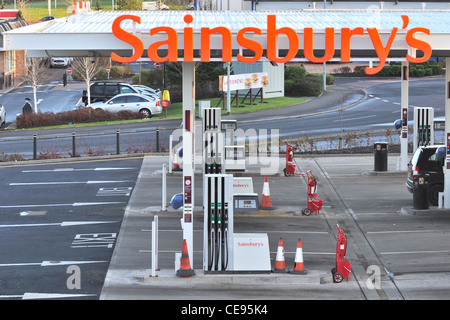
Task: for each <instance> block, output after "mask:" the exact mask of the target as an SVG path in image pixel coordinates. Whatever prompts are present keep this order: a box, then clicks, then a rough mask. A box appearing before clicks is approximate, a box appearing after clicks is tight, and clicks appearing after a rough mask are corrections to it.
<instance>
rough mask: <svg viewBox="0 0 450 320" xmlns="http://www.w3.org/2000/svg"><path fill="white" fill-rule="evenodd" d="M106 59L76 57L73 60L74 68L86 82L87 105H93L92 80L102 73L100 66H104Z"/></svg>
mask: <svg viewBox="0 0 450 320" xmlns="http://www.w3.org/2000/svg"><path fill="white" fill-rule="evenodd" d="M103 60H104V59H101V58H89V57H76V58H74V60H73V64H72V68H73V70H74V71H75V72H77V73H78V74H79V75H80V76H81V78H82V79H83V80H84V81H86V93H87V94H86V95H87V105H88V106H90V105H91V91H90V87H91V80H92V79H93V78H94V77H95V75H96V74H97V73H98V72H99V71H100V66H101V65H103V64H104V61H103Z"/></svg>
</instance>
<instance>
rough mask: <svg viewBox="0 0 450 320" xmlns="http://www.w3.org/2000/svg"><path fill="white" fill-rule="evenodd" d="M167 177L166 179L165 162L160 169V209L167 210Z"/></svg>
mask: <svg viewBox="0 0 450 320" xmlns="http://www.w3.org/2000/svg"><path fill="white" fill-rule="evenodd" d="M166 202H167V179H166V164H165V163H164V164H163V169H162V205H161V211H167V204H166Z"/></svg>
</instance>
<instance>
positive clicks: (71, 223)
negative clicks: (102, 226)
mask: <svg viewBox="0 0 450 320" xmlns="http://www.w3.org/2000/svg"><path fill="white" fill-rule="evenodd" d="M116 222H117V221H64V222H56V223H24V224H0V228H20V227H48V226H59V227H72V226H80V225H87V224H99V223H116Z"/></svg>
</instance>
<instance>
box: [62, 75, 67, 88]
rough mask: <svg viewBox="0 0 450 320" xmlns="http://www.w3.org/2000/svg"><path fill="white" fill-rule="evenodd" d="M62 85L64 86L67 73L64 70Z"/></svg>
mask: <svg viewBox="0 0 450 320" xmlns="http://www.w3.org/2000/svg"><path fill="white" fill-rule="evenodd" d="M63 85H64V87H65V86H66V85H67V73H66V72H64V74H63Z"/></svg>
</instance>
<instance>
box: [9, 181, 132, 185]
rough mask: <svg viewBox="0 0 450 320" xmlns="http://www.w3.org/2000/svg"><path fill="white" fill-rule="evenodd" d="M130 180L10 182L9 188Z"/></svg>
mask: <svg viewBox="0 0 450 320" xmlns="http://www.w3.org/2000/svg"><path fill="white" fill-rule="evenodd" d="M124 182H132V180H117V181H110V180H108V181H107V180H91V181H48V182H12V183H10V184H9V185H10V186H34V185H57V184H103V183H124Z"/></svg>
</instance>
